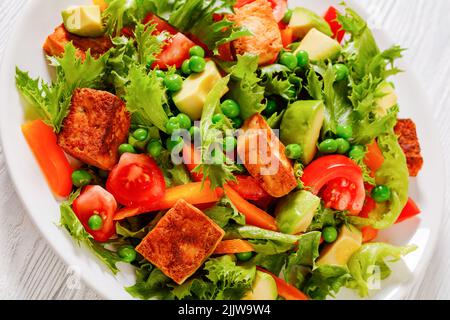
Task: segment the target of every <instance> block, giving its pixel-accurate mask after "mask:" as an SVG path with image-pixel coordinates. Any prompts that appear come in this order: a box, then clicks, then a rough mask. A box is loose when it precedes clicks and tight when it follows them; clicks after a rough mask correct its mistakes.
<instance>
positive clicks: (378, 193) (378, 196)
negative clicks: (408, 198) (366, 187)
mask: <svg viewBox="0 0 450 320" xmlns="http://www.w3.org/2000/svg"><path fill="white" fill-rule="evenodd" d="M372 198H373V200H375V201H376V202H378V203H380V202H385V201H388V200H390V199H391V189H389V187H388V186H383V185H380V186H376V187H375V188H373V190H372Z"/></svg>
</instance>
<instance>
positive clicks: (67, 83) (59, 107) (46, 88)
mask: <svg viewBox="0 0 450 320" xmlns="http://www.w3.org/2000/svg"><path fill="white" fill-rule="evenodd" d="M64 50H65V51H64V54H63V56H62V57H61V58H49V60H50V62H51V65H53V66H55V67H56V74H57V77H56V80H55V81H54V82H53V83H51V84H48V83H46V82H45V81H44V80H42V79H40V78H37V79H32V78H31V77H30V76H29V74H28V73H27V72H23V71H21V70H20V69H19V68H16V86H17V89H18V90H19V92H20V93H21V94H22V96H23V97H24V98H25V100H26V101H27V103H28V104H29V106H30V107H31V108H32V109H31V111H34V112H31V113H32V114H36V115H38V116H39V118H40V119H42V120H44V121H45V122H46V123H47V124H48V125H50V126H51V127H52V128H53V130H54V131H55V132H57V133H58V132H59V131H60V130H61V127H62V122H63V120H64V118H65V117H66V116H67V114H68V112H69V107H70V102H71V99H72V93H73V91H74V90H75V89H76V88H78V87H82V88H93V89H98V88H100V87H101V86H102V80H103V77H104V75H105V71H106V61H107V60H108V57H109V54H108V53H106V54H105V55H103V56H101V57H100V58H99V59H94V58H93V57H92V56H91V53H90V51H89V50H88V51H87V53H86V58H85V59H84V60H82V59H81V58H80V57H78V56H77V54H76V51H77V49H76V48H75V46H74V45H73V43H72V42H70V43H68V44H67V45H66V46H65V49H64Z"/></svg>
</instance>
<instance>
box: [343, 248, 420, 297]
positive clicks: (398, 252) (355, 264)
mask: <svg viewBox="0 0 450 320" xmlns="http://www.w3.org/2000/svg"><path fill="white" fill-rule="evenodd" d="M416 248H417V247H416V246H406V247H395V246H392V245H389V244H386V243H367V244H364V245H363V246H362V247H361V248H360V249H359V250H358V251H357V252H356V253H355V254H354V255H353V256H352V257H351V258H350V260H349V261H348V263H347V266H348V269H349V270H350V274H351V276H352V280H351V281H350V283H349V286H350V287H351V288H354V289H358V291H359V294H360V295H361V297H365V296H367V295H368V294H369V289H370V288H369V282H370V281H371V279H375V278H376V279H379V280H383V279H385V278H387V277H388V276H389V275H390V273H391V270H390V268H389V266H388V265H387V264H386V259H387V258H389V257H391V260H389V262H395V261H398V260H399V259H400V258H401V257H402V256H405V255H407V254H408V253H411V252H413V251H414V250H416ZM374 267H376V268H374ZM377 269H378V270H377ZM377 271H379V272H380V273H379V275H375V274H374V272H377ZM373 277H375V278H373Z"/></svg>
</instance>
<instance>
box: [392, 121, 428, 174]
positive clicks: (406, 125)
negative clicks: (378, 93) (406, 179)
mask: <svg viewBox="0 0 450 320" xmlns="http://www.w3.org/2000/svg"><path fill="white" fill-rule="evenodd" d="M394 131H395V133H396V134H397V135H398V142H399V144H400V147H401V148H402V150H403V153H404V154H405V156H406V162H407V164H408V170H409V175H410V176H411V177H417V175H418V174H419V171H420V170H421V169H422V166H423V158H422V155H421V149H420V143H419V138H418V136H417V129H416V124H415V123H414V122H413V121H412V120H411V119H399V120H398V122H397V125H396V126H395V129H394Z"/></svg>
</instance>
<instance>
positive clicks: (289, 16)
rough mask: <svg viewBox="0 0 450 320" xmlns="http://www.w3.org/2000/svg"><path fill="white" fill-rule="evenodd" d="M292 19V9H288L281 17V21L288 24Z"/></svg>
mask: <svg viewBox="0 0 450 320" xmlns="http://www.w3.org/2000/svg"><path fill="white" fill-rule="evenodd" d="M291 19H292V9H288V10H287V11H286V13H285V14H284V17H283V22H284V23H285V24H288V23H289V22H290V21H291Z"/></svg>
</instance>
